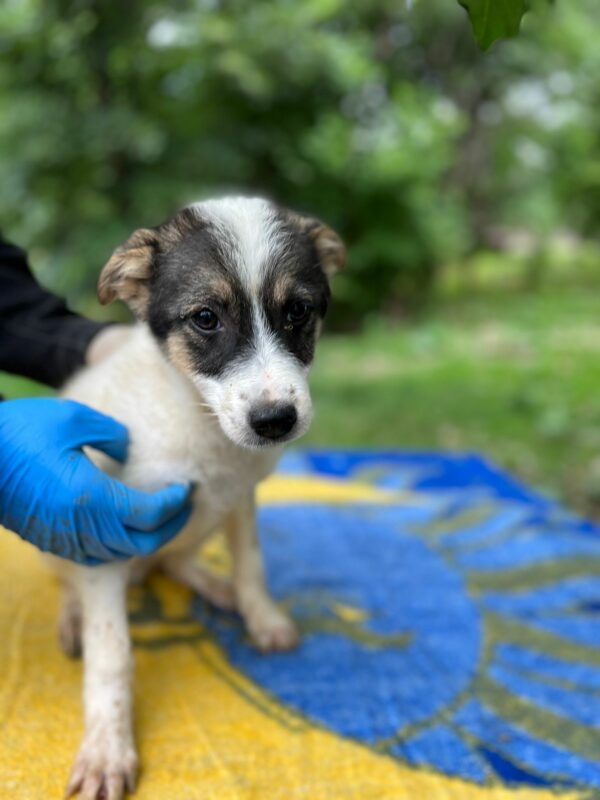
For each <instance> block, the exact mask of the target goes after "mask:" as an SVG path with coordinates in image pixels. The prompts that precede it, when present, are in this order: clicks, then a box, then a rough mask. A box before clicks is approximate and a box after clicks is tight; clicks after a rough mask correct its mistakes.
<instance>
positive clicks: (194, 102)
mask: <svg viewBox="0 0 600 800" xmlns="http://www.w3.org/2000/svg"><path fill="white" fill-rule="evenodd" d="M510 1H511V2H512V0H510ZM533 16H534V15H527V16H526V17H525V24H524V28H525V33H524V35H523V36H522V37H521V38H519V39H517V40H515V41H511V42H505V43H501V44H500V45H497V46H496V47H495V48H494V49H493V50H492V51H491V52H490V53H489V54H485V55H484V54H482V53H481V52H480V51H479V50H478V48H477V46H476V44H475V42H474V40H473V36H472V33H471V31H470V29H469V25H468V22H467V17H466V15H465V14H464V12H463V11H462V10H461V9H460V7H459V6H458V4H456V3H448V2H447V0H430V1H429V2H427V3H422V2H414V3H412V2H405V3H399V2H398V1H397V0H367V2H363V3H360V4H353V5H351V4H347V3H343V2H342V0H305V2H302V3H297V2H293V0H257V2H255V3H252V4H248V3H244V2H242V1H241V0H195V1H192V0H177V2H166V0H144V2H142V0H128V2H127V3H122V2H119V0H102V2H94V0H5V2H4V3H3V5H2V8H1V10H0V52H1V53H2V59H1V60H0V185H1V186H2V192H1V193H0V227H2V228H3V229H4V231H5V232H6V233H7V234H8V235H10V236H11V237H12V238H14V239H15V240H18V241H19V242H21V243H23V244H24V245H27V246H29V247H30V248H32V250H33V256H34V259H35V263H36V264H37V265H40V272H41V274H42V277H43V278H44V279H45V280H46V281H47V282H48V283H50V284H51V285H52V286H53V287H55V288H57V289H59V290H61V291H63V292H67V293H68V294H69V295H70V296H71V298H72V299H73V300H75V301H76V302H78V303H79V304H80V305H81V303H82V302H84V303H85V302H89V305H90V306H91V300H89V301H88V300H87V298H91V296H92V295H91V289H92V287H93V284H94V281H95V276H96V275H97V273H98V270H99V268H100V266H101V265H102V263H103V261H104V260H105V259H106V257H107V256H108V254H109V253H110V251H111V250H112V248H113V247H114V246H115V245H116V244H117V243H118V242H120V241H121V240H122V239H124V238H125V237H126V236H127V235H128V234H129V232H130V231H131V230H132V229H133V228H135V227H137V226H139V225H148V224H153V223H157V222H160V221H161V220H162V219H164V218H165V217H166V216H167V215H168V214H169V213H171V212H172V211H174V210H175V209H176V208H177V207H178V206H180V205H182V204H183V203H185V202H188V201H190V200H194V199H198V198H199V197H202V196H208V195H211V194H215V193H223V192H225V191H242V192H258V193H263V194H267V195H271V196H273V197H274V198H275V199H276V200H278V201H279V202H282V203H284V204H288V205H290V206H294V207H299V208H303V209H305V210H307V211H310V212H311V213H315V214H317V215H320V216H322V217H323V218H325V219H327V220H328V221H329V222H330V223H331V224H332V225H334V226H335V227H337V228H338V229H339V231H340V233H341V234H342V236H344V237H345V238H346V240H347V241H348V244H349V246H350V255H351V258H350V263H349V268H348V270H347V272H346V274H345V275H343V276H340V279H339V283H338V285H337V287H336V295H337V298H338V301H337V303H336V304H335V307H334V313H335V317H334V323H335V324H337V325H338V326H344V327H352V326H355V325H357V324H359V323H360V321H361V320H362V319H364V317H365V315H367V314H368V313H369V312H376V311H379V310H382V309H383V310H385V311H387V312H389V313H401V312H403V311H404V310H406V309H412V308H414V307H416V306H418V305H419V304H420V303H422V302H423V301H424V300H425V299H426V298H427V297H428V295H429V293H430V290H431V287H432V285H433V281H434V278H435V274H436V270H437V269H438V267H439V266H440V264H443V263H445V262H447V261H449V260H453V259H457V258H459V257H461V256H462V255H464V254H465V253H467V252H469V251H470V250H472V249H473V248H476V247H480V246H484V245H487V244H488V243H489V240H490V237H489V235H488V234H489V230H490V228H491V227H492V226H493V225H497V224H498V223H501V222H503V223H510V224H516V223H518V224H521V225H522V224H529V225H532V226H534V227H536V229H537V230H538V231H539V232H540V235H542V234H543V233H544V232H545V231H547V230H549V228H550V227H551V226H552V225H555V224H557V223H558V222H559V221H560V223H561V224H563V225H573V226H576V227H577V229H578V230H581V231H582V232H587V231H590V230H591V229H592V228H593V225H594V221H595V219H597V215H598V207H599V198H598V194H599V192H598V186H599V185H600V181H599V178H598V174H599V173H600V170H599V169H598V167H597V163H598V159H599V153H600V142H598V136H597V130H598V125H597V113H598V112H597V110H596V109H597V108H598V105H597V102H596V100H597V96H598V90H599V78H598V75H600V71H598V69H597V67H598V64H597V60H598V55H597V52H596V51H597V47H596V43H595V41H594V36H593V31H594V28H593V25H592V24H591V21H592V20H598V8H597V4H596V2H595V0H577V2H572V3H562V4H559V5H558V6H557V7H556V9H555V10H554V11H548V10H547V9H546V3H545V1H544V0H542V1H541V2H540V9H539V13H538V12H536V14H535V24H533V22H532V20H533ZM552 17H554V18H552ZM528 92H529V94H528ZM531 92H533V95H532V94H531ZM536 92H537V94H536ZM532 98H533V99H532ZM540 98H541V99H540ZM559 166H560V168H561V169H560V175H557V167H559ZM575 193H579V194H580V195H581V197H582V198H585V199H581V200H578V201H575V202H574V201H570V202H569V204H568V207H565V206H564V205H563V203H564V199H565V198H566V197H570V196H572V195H574V194H575ZM594 209H595V210H594ZM109 313H113V312H109Z"/></svg>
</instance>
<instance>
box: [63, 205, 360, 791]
mask: <svg viewBox="0 0 600 800" xmlns="http://www.w3.org/2000/svg"><path fill="white" fill-rule="evenodd" d="M344 261H345V250H344V246H343V244H342V242H341V240H340V239H339V237H338V236H337V235H336V234H335V233H334V232H333V231H332V230H331V229H330V228H328V227H327V226H325V225H324V224H323V223H321V222H319V221H317V220H315V219H309V218H306V217H303V216H300V215H298V214H295V213H293V212H290V211H287V210H283V209H281V208H278V207H276V206H274V205H273V204H271V203H270V202H267V201H265V200H261V199H250V198H243V197H233V198H225V199H221V200H214V201H208V202H203V203H197V204H195V205H192V206H189V207H187V208H184V209H183V210H182V211H180V212H179V213H178V214H177V215H176V216H175V217H173V219H171V220H170V221H169V222H166V223H165V224H163V225H160V226H159V227H157V228H151V229H141V230H138V231H136V232H135V233H134V234H133V235H132V236H131V237H130V238H129V239H128V241H127V242H125V243H124V244H123V245H122V246H121V247H118V248H117V250H116V251H115V252H114V254H113V255H112V257H111V259H110V260H109V261H108V263H107V264H106V266H105V267H104V269H103V270H102V273H101V275H100V280H99V283H98V296H99V299H100V302H101V303H109V302H111V301H112V300H114V299H116V298H120V299H122V300H124V301H125V302H126V303H127V304H128V305H129V307H130V308H131V310H132V311H133V313H134V314H135V316H136V317H137V320H138V324H137V325H136V326H135V327H134V328H133V329H132V331H131V333H130V334H129V336H128V338H127V340H126V341H125V342H124V343H123V344H122V345H121V346H120V347H119V348H118V349H117V350H116V351H115V352H113V353H112V354H111V355H110V356H109V357H108V358H106V359H105V360H103V361H101V362H100V363H99V364H97V365H95V366H92V367H87V368H85V369H84V370H83V371H82V372H80V373H79V374H78V375H77V376H76V377H75V378H74V379H73V380H72V381H71V382H70V383H69V384H68V385H67V386H66V388H65V391H64V393H63V394H64V396H66V397H70V398H73V399H75V400H78V401H79V402H81V403H85V404H87V405H89V406H91V407H93V408H96V409H98V410H100V411H102V412H104V413H107V414H110V415H112V416H114V417H115V418H116V419H118V420H120V421H121V422H123V423H124V424H125V425H127V426H128V428H129V432H130V437H131V446H130V451H129V458H128V460H127V463H126V464H125V465H117V464H116V462H112V461H111V460H110V459H109V458H107V457H106V456H104V455H102V454H100V453H97V452H92V453H90V455H91V456H92V457H93V458H94V460H95V461H96V463H98V464H99V465H100V466H101V467H102V468H103V469H106V470H107V471H109V472H110V473H111V474H115V475H118V476H119V478H120V479H121V480H122V481H124V482H125V483H127V484H129V485H131V486H135V487H139V488H142V489H146V490H153V489H158V488H159V487H162V486H164V485H165V484H167V483H173V482H193V483H195V484H197V486H198V489H197V491H196V495H195V499H194V510H193V513H192V516H191V518H190V521H189V523H188V524H187V526H186V527H185V529H184V530H183V531H182V532H181V533H180V534H179V535H178V536H177V537H176V538H175V539H174V540H173V541H171V542H170V543H169V544H168V545H167V546H165V547H164V548H162V549H161V550H160V551H159V552H158V553H156V554H154V555H152V556H149V557H148V558H143V559H134V560H132V561H130V562H125V563H123V562H116V563H114V564H109V565H105V566H99V567H93V568H88V567H82V566H79V565H76V564H73V563H70V562H66V561H63V560H61V559H57V558H54V557H51V559H50V560H51V562H52V564H53V566H54V567H55V569H56V571H57V572H58V573H59V576H60V577H61V578H62V580H63V583H64V587H65V592H64V602H63V610H62V614H61V620H60V626H59V635H60V641H61V644H62V646H63V648H64V649H65V651H66V652H67V653H68V654H69V655H72V656H74V655H77V654H78V653H79V652H81V651H83V655H84V661H85V681H84V704H85V734H84V737H83V741H82V744H81V747H80V750H79V754H78V755H77V758H76V761H75V765H74V767H73V770H72V773H71V777H70V780H69V783H68V786H67V795H69V796H70V795H72V794H75V793H77V792H80V793H81V796H82V797H84V798H86V800H93V799H94V798H103V800H119V798H122V797H123V795H124V793H125V791H126V790H130V791H133V789H134V786H135V781H136V773H137V755H136V750H135V744H134V740H133V734H132V719H131V716H132V708H131V689H130V676H131V668H132V658H131V652H130V650H131V648H130V642H129V635H128V629H127V612H126V587H127V584H128V582H130V581H131V580H132V579H133V578H135V579H141V578H143V577H144V575H146V574H147V573H148V572H149V571H150V570H153V569H159V570H162V571H163V572H165V573H166V574H168V575H170V576H171V577H172V578H174V579H175V580H178V581H180V582H181V583H183V584H185V585H186V586H188V587H190V588H191V589H193V590H194V591H195V592H198V593H199V594H200V595H202V596H203V597H205V598H206V599H207V600H209V601H210V602H212V603H214V604H215V605H217V606H220V607H221V608H226V609H236V610H237V611H238V612H239V613H240V614H241V616H242V617H243V619H244V622H245V625H246V627H247V629H248V632H249V634H250V636H251V638H252V640H253V641H254V643H255V644H256V646H257V647H258V648H260V649H261V650H264V651H271V650H285V649H288V648H291V647H294V645H296V643H297V641H298V633H297V630H296V628H295V626H294V623H293V622H292V620H291V619H290V618H289V617H288V616H287V615H286V614H285V613H284V612H283V611H282V610H281V609H279V608H278V607H277V605H276V604H275V602H274V601H273V599H272V598H271V596H270V595H269V592H268V589H267V587H266V585H265V578H264V574H263V566H262V561H261V554H260V549H259V543H258V539H257V535H256V521H255V501H254V491H255V487H256V484H257V483H258V482H259V481H260V480H262V479H263V478H264V477H265V476H266V475H267V474H268V473H269V472H270V471H271V470H272V469H273V467H274V465H275V462H276V461H277V458H278V456H279V454H280V451H281V446H282V445H283V444H285V443H286V442H289V441H291V440H292V439H295V438H296V437H298V436H300V435H301V434H303V433H304V432H305V431H306V430H307V428H308V426H309V424H310V421H311V416H312V406H311V399H310V395H309V390H308V385H307V373H308V370H309V366H310V364H311V361H312V358H313V352H314V348H315V342H316V339H317V337H318V333H319V330H320V326H321V321H322V319H323V317H324V315H325V312H326V310H327V305H328V302H329V295H330V290H329V279H330V278H331V276H332V275H333V274H334V273H335V272H337V271H338V270H339V269H340V268H341V267H342V266H343V264H344ZM218 527H220V528H223V529H224V530H225V533H226V538H227V542H228V546H229V548H230V551H231V557H232V564H233V570H232V577H231V580H225V579H223V578H220V577H217V576H216V575H212V574H210V573H209V572H207V571H206V570H204V569H203V568H202V567H201V566H200V565H199V564H198V563H197V561H196V554H197V551H198V548H199V546H200V545H201V543H202V542H203V541H204V540H205V539H206V537H207V536H209V535H210V534H211V533H213V532H214V531H215V529H216V528H218Z"/></svg>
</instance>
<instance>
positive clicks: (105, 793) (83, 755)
mask: <svg viewBox="0 0 600 800" xmlns="http://www.w3.org/2000/svg"><path fill="white" fill-rule="evenodd" d="M137 771H138V758H137V754H136V752H135V749H134V747H133V745H131V744H128V743H125V742H123V741H121V740H119V739H118V738H116V739H114V740H111V739H110V738H109V737H94V738H93V739H92V738H90V739H89V740H88V739H84V741H83V744H82V745H81V749H80V750H79V754H78V755H77V758H76V759H75V764H74V766H73V769H72V771H71V777H70V778H69V783H68V784H67V789H66V792H65V797H71V796H72V795H74V794H77V793H79V797H80V800H122V798H123V797H124V796H125V792H126V791H128V792H134V791H135V784H136V778H137Z"/></svg>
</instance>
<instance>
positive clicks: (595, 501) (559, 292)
mask: <svg viewBox="0 0 600 800" xmlns="http://www.w3.org/2000/svg"><path fill="white" fill-rule="evenodd" d="M597 295H598V291H597V290H596V289H594V288H590V287H572V286H571V287H568V286H563V287H560V288H559V287H554V288H552V289H546V290H545V291H540V292H538V293H529V294H527V293H522V292H521V293H519V292H512V293H511V292H508V291H504V292H502V291H499V290H494V291H490V290H489V289H488V290H486V292H485V293H480V294H473V293H471V294H470V295H469V294H467V295H465V294H463V295H461V296H459V297H450V296H446V297H445V298H439V299H438V300H437V302H436V303H435V304H434V305H433V306H432V309H431V311H430V313H429V315H428V316H427V317H425V318H423V319H421V320H420V321H419V322H417V323H413V324H411V325H410V326H406V327H398V326H396V327H393V326H390V325H389V324H385V323H383V322H379V323H377V324H373V325H372V326H371V327H370V328H369V329H368V330H367V331H366V332H365V333H363V334H361V335H360V336H327V337H324V339H323V341H322V342H321V344H320V345H319V348H318V353H317V360H316V365H315V369H314V372H313V378H312V386H313V394H314V399H315V406H316V417H315V422H314V424H313V427H312V428H311V430H310V432H309V434H308V435H307V436H306V437H305V438H304V440H303V443H305V444H310V445H319V446H327V445H332V446H363V447H389V448H395V447H397V448H427V449H430V448H435V449H441V450H451V451H463V450H470V451H477V452H480V453H484V454H485V455H487V456H489V457H491V458H493V459H494V460H496V461H497V462H498V463H500V464H502V465H504V466H505V467H507V468H508V469H509V470H511V471H513V472H515V473H517V474H518V475H520V476H522V477H523V478H524V479H526V480H527V481H529V482H530V483H532V484H534V485H536V486H537V487H538V488H540V489H542V490H544V491H547V492H550V493H552V494H554V495H556V496H558V497H561V498H563V499H566V500H567V501H568V502H569V503H570V504H571V505H573V506H574V507H576V508H579V509H580V510H582V511H584V512H585V513H589V514H594V515H595V516H600V314H599V313H598V299H597ZM0 391H3V392H4V393H5V394H7V395H8V396H16V395H19V394H20V395H22V394H27V393H30V392H31V391H36V392H38V391H39V388H38V387H35V386H33V387H32V386H31V385H30V384H28V383H27V382H23V381H20V380H18V379H14V378H9V377H8V376H1V375H0Z"/></svg>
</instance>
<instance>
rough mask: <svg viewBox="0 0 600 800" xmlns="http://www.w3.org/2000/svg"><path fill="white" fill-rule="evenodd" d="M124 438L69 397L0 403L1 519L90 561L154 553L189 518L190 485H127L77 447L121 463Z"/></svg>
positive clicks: (41, 543) (45, 546)
mask: <svg viewBox="0 0 600 800" xmlns="http://www.w3.org/2000/svg"><path fill="white" fill-rule="evenodd" d="M128 441H129V439H128V433H127V429H126V428H125V427H124V426H123V425H121V424H120V423H119V422H117V421H116V420H114V419H112V418H111V417H106V416H104V415H103V414H100V413H98V412H97V411H94V410H92V409H91V408H88V407H87V406H84V405H81V404H79V403H75V402H73V401H71V400H56V399H52V398H36V399H26V400H8V401H6V402H3V403H0V524H2V525H4V526H5V527H6V528H9V529H10V530H13V531H15V533H18V534H19V536H21V537H22V538H23V539H26V540H27V541H29V542H32V544H34V545H36V547H39V548H40V550H46V551H49V552H52V553H54V554H55V555H57V556H61V557H62V558H69V559H71V560H73V561H78V562H80V563H83V564H88V565H92V564H99V563H101V562H104V561H112V560H114V559H121V558H131V557H132V556H140V555H147V554H149V553H152V552H153V551H154V550H157V549H158V548H159V547H160V546H161V545H163V544H165V543H166V542H168V541H169V540H170V539H172V538H173V537H174V536H175V535H176V534H177V533H178V532H179V531H180V530H181V528H182V527H183V526H184V525H185V523H186V522H187V520H188V517H189V514H190V510H191V509H190V507H189V504H188V499H189V492H190V487H189V486H182V485H173V486H168V487H167V488H165V489H161V490H160V491H157V492H154V493H150V492H142V491H138V490H137V489H131V488H130V487H128V486H125V485H124V484H123V483H121V482H120V481H118V480H116V479H115V478H111V477H110V476H109V475H106V474H105V473H104V472H102V470H100V469H99V468H98V467H96V466H95V465H94V464H93V463H92V462H91V461H90V459H89V458H88V457H87V456H86V455H85V453H84V452H83V451H82V447H83V446H84V445H89V446H90V447H93V448H95V449H96V450H102V451H103V452H104V453H106V454H107V455H109V456H111V457H112V458H115V459H117V460H118V461H124V460H125V458H126V457H127V446H128Z"/></svg>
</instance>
